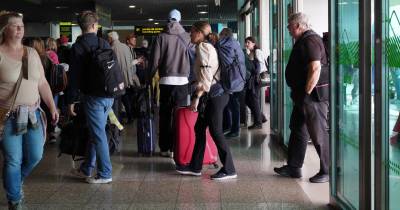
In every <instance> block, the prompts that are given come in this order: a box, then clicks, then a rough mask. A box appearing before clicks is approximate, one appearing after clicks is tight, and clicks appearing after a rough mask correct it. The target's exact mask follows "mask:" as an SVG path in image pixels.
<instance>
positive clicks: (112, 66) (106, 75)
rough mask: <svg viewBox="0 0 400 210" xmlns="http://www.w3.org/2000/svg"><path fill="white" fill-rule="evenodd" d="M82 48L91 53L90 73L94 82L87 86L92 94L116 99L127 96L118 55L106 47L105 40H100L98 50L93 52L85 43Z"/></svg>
mask: <svg viewBox="0 0 400 210" xmlns="http://www.w3.org/2000/svg"><path fill="white" fill-rule="evenodd" d="M81 43H82V46H83V47H84V48H85V50H86V51H87V52H90V54H89V57H90V60H89V63H88V67H89V69H88V71H89V72H90V75H91V78H93V80H92V81H90V82H88V81H84V82H88V83H87V85H90V86H89V89H90V90H91V91H92V92H95V93H99V95H101V96H105V97H111V98H116V97H119V96H121V95H123V94H125V83H124V75H123V73H122V70H121V68H120V66H119V64H118V62H117V58H116V55H115V53H114V51H113V50H112V49H107V48H105V47H104V40H102V39H100V38H98V48H97V49H96V50H91V49H90V47H89V46H88V44H87V43H86V42H85V41H82V42H81Z"/></svg>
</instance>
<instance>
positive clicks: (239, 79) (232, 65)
mask: <svg viewBox="0 0 400 210" xmlns="http://www.w3.org/2000/svg"><path fill="white" fill-rule="evenodd" d="M216 48H217V52H218V60H219V67H220V84H221V85H222V88H223V89H224V91H225V92H226V93H229V94H231V93H235V92H240V91H242V90H243V88H244V85H245V82H246V65H245V59H244V54H243V51H242V49H241V47H240V44H239V42H238V41H236V40H234V39H233V38H230V37H227V38H223V39H221V40H220V41H219V42H218V43H217V46H216Z"/></svg>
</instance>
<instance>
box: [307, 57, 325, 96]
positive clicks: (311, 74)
mask: <svg viewBox="0 0 400 210" xmlns="http://www.w3.org/2000/svg"><path fill="white" fill-rule="evenodd" d="M320 74H321V61H311V62H310V64H309V65H308V75H307V83H306V90H305V91H306V93H307V94H308V95H310V94H311V92H312V91H313V89H314V88H315V86H316V85H317V83H318V80H319V76H320Z"/></svg>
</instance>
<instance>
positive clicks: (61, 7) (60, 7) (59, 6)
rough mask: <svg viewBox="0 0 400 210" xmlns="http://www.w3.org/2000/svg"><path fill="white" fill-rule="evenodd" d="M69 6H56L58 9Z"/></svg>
mask: <svg viewBox="0 0 400 210" xmlns="http://www.w3.org/2000/svg"><path fill="white" fill-rule="evenodd" d="M67 8H68V7H66V6H56V9H67Z"/></svg>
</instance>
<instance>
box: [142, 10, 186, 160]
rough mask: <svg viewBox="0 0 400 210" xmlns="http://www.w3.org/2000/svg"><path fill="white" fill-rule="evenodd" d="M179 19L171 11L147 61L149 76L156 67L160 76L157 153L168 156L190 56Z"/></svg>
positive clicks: (179, 17) (152, 74)
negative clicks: (174, 117)
mask: <svg viewBox="0 0 400 210" xmlns="http://www.w3.org/2000/svg"><path fill="white" fill-rule="evenodd" d="M180 21H181V13H180V12H179V11H178V10H176V9H174V10H172V11H171V12H170V13H169V16H168V24H167V26H166V28H165V30H164V32H163V33H161V34H160V35H159V36H158V37H157V39H156V40H155V43H154V45H153V48H152V55H151V57H150V62H149V65H150V71H151V72H150V73H151V74H150V75H151V76H152V77H153V76H154V75H155V73H156V72H157V70H158V74H159V75H160V120H159V122H160V125H159V129H160V130H159V146H160V150H161V156H165V157H168V156H169V157H172V147H173V140H174V130H173V126H172V123H173V122H174V121H173V120H172V118H173V110H174V108H175V107H177V106H186V105H188V104H187V98H188V97H187V96H188V83H189V81H188V77H189V73H190V61H189V60H190V59H189V54H188V50H187V49H188V46H189V44H190V36H189V33H187V32H186V31H185V30H184V29H183V27H182V25H181V24H180V23H179V22H180Z"/></svg>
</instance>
